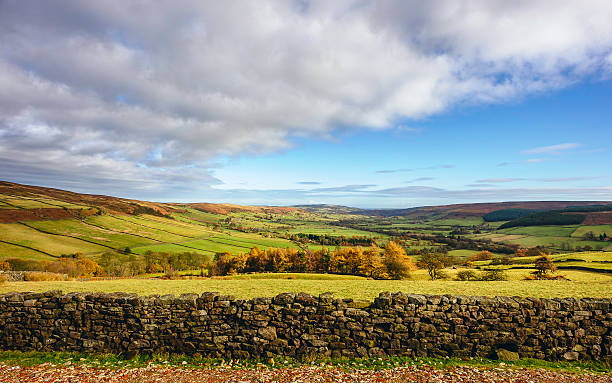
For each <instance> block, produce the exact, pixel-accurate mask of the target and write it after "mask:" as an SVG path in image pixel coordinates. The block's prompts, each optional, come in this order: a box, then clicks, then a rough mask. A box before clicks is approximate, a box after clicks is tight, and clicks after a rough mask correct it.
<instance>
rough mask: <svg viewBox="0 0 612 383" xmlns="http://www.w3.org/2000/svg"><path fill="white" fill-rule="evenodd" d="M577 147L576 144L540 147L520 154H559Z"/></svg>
mask: <svg viewBox="0 0 612 383" xmlns="http://www.w3.org/2000/svg"><path fill="white" fill-rule="evenodd" d="M579 146H580V144H578V143H576V142H568V143H565V144H558V145H550V146H542V147H539V148H534V149H529V150H524V151H523V152H522V153H524V154H559V153H560V152H562V151H567V150H570V149H576V148H577V147H579ZM531 162H535V161H531Z"/></svg>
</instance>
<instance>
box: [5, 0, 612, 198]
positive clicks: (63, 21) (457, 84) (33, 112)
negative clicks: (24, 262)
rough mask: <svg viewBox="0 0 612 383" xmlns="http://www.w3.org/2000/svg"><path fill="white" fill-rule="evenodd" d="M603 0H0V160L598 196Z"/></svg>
mask: <svg viewBox="0 0 612 383" xmlns="http://www.w3.org/2000/svg"><path fill="white" fill-rule="evenodd" d="M610 19H612V2H610V1H608V0H604V1H597V0H591V1H583V2H578V1H563V0H559V1H555V2H554V4H553V2H550V1H537V0H531V1H513V2H508V1H501V0H500V1H496V0H488V1H457V0H446V1H445V0H433V1H427V2H423V1H405V0H396V1H392V0H380V1H375V2H374V1H351V0H337V1H306V0H296V1H239V0H237V1H232V2H219V1H199V0H198V1H196V0H194V1H186V0H173V1H169V0H168V1H163V0H161V1H155V2H146V1H141V0H117V1H108V2H83V1H70V0H57V1H53V2H26V1H19V0H0V179H2V180H7V181H13V182H20V183H26V184H33V185H41V186H49V187H57V188H63V189H68V190H72V191H77V192H84V193H95V194H109V195H114V196H120V197H127V198H137V199H146V200H155V201H183V202H230V203H242V204H266V205H295V204H319V203H326V204H342V205H349V206H356V207H364V208H403V207H412V206H421V205H440V204H451V203H471V202H494V201H518V200H599V201H602V200H603V201H605V200H612V168H611V166H610V164H611V163H612V161H611V160H612V154H611V150H612V149H611V148H612V144H611V143H612V28H610V26H609V20H610Z"/></svg>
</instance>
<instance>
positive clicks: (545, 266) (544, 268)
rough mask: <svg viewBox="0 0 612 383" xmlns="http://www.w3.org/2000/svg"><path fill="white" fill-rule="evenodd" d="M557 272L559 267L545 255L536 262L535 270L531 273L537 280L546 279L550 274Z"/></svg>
mask: <svg viewBox="0 0 612 383" xmlns="http://www.w3.org/2000/svg"><path fill="white" fill-rule="evenodd" d="M555 271H557V266H555V264H554V263H553V262H552V261H551V260H550V258H548V256H547V255H543V256H541V257H540V258H538V259H536V261H535V270H534V271H532V272H531V274H533V276H534V277H535V279H546V276H547V274H548V273H551V274H552V273H554V272H555Z"/></svg>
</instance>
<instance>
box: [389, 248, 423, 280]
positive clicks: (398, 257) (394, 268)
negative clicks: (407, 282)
mask: <svg viewBox="0 0 612 383" xmlns="http://www.w3.org/2000/svg"><path fill="white" fill-rule="evenodd" d="M384 254H385V258H384V264H385V266H386V267H387V273H388V274H389V277H390V278H391V279H404V278H407V277H408V276H410V272H411V271H414V270H416V266H415V265H414V262H413V261H412V259H411V258H410V257H408V256H407V255H406V252H405V251H404V249H403V248H402V247H401V246H400V245H398V244H397V243H395V242H393V241H389V242H388V243H387V246H385V253H384Z"/></svg>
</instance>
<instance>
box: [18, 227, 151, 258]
mask: <svg viewBox="0 0 612 383" xmlns="http://www.w3.org/2000/svg"><path fill="white" fill-rule="evenodd" d="M94 222H95V221H94ZM28 225H31V226H33V227H36V228H39V229H42V230H45V231H48V232H51V233H56V234H63V235H70V236H74V237H79V238H83V239H86V240H88V241H92V242H95V243H99V244H102V245H106V246H110V247H114V248H124V247H133V246H142V245H149V244H152V243H156V241H154V240H151V239H147V238H142V237H137V236H133V235H129V234H123V233H119V232H115V231H113V230H109V229H104V228H100V227H96V226H92V225H87V224H85V223H83V222H81V221H78V220H76V219H64V220H57V221H33V222H28ZM83 243H86V242H83ZM106 250H108V249H107V248H102V249H100V250H98V251H106ZM81 251H83V250H81ZM83 252H85V253H87V251H83Z"/></svg>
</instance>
